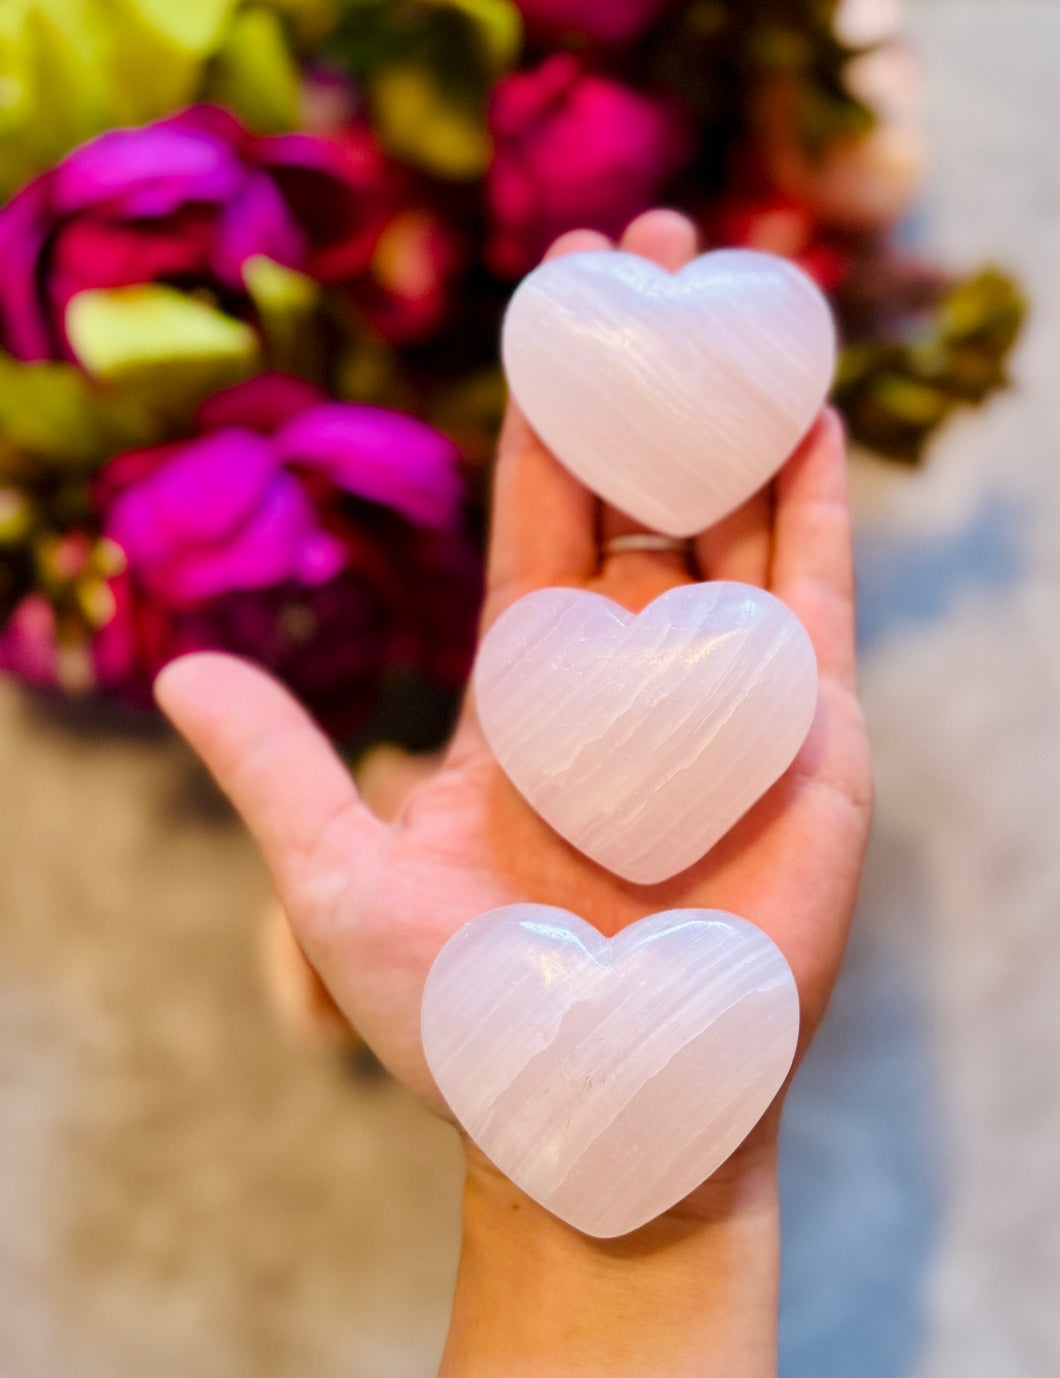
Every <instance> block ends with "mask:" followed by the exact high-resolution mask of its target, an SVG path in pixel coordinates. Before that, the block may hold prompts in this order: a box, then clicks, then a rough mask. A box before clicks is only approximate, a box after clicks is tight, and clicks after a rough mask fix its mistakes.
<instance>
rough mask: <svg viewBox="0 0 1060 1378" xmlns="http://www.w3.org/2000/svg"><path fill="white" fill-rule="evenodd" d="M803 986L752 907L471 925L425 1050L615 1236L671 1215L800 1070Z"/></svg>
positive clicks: (583, 1213)
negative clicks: (599, 921)
mask: <svg viewBox="0 0 1060 1378" xmlns="http://www.w3.org/2000/svg"><path fill="white" fill-rule="evenodd" d="M798 1031H799V997H798V993H797V991H796V989H795V982H794V979H793V977H792V975H791V971H790V969H789V968H788V965H787V962H786V961H785V960H784V957H783V956H782V954H781V953H780V951H779V949H778V948H777V947H776V946H775V944H774V943H773V942H772V941H771V940H770V939H769V938H767V937H766V935H765V934H764V933H762V932H761V931H760V930H759V929H757V928H755V927H754V926H753V925H752V924H750V923H747V922H746V921H745V920H744V919H739V918H737V917H735V916H734V915H732V914H725V913H722V912H720V911H717V910H706V909H675V910H670V911H668V912H666V913H662V914H655V915H653V916H652V917H651V918H647V919H642V920H641V921H640V922H639V923H635V924H633V925H631V926H630V927H629V928H627V929H625V930H624V931H623V932H622V933H620V934H619V935H618V936H617V937H615V938H612V939H607V938H604V937H603V936H602V935H601V934H600V933H598V932H597V930H596V929H595V928H592V927H591V926H590V925H589V924H587V923H585V922H584V920H582V919H580V918H577V917H576V916H575V915H574V914H570V913H568V912H567V911H566V910H563V909H554V908H548V907H545V906H543V905H536V904H516V905H509V906H507V907H506V908H503V909H496V910H493V911H491V912H490V913H488V914H483V915H482V916H481V917H480V918H478V919H475V920H474V921H473V922H471V923H469V924H467V925H466V926H465V927H464V928H462V929H461V930H460V932H459V933H457V934H456V936H455V937H454V938H452V939H451V940H450V941H449V942H448V943H447V944H446V946H445V947H444V948H443V949H442V951H441V953H440V954H439V956H438V958H437V960H436V961H435V963H434V966H433V967H432V969H431V972H430V974H429V976H428V978H427V984H426V988H425V990H424V995H423V1015H422V1032H423V1046H424V1051H425V1053H426V1056H427V1062H428V1065H429V1066H430V1069H431V1072H432V1074H433V1076H434V1079H435V1081H436V1082H437V1084H438V1087H439V1089H440V1090H441V1092H442V1095H443V1096H444V1097H445V1099H446V1102H447V1103H448V1105H449V1108H450V1109H451V1110H452V1112H453V1114H454V1115H455V1116H456V1118H457V1119H458V1120H459V1121H460V1123H461V1124H462V1125H463V1127H464V1128H465V1129H466V1130H467V1132H468V1134H470V1136H471V1137H472V1139H474V1141H475V1142H476V1143H477V1144H478V1146H479V1147H480V1148H481V1149H482V1151H483V1152H484V1153H485V1154H486V1156H487V1157H488V1158H490V1159H491V1160H492V1161H493V1162H494V1163H495V1164H496V1165H497V1167H499V1168H500V1169H501V1171H502V1172H504V1173H505V1174H506V1175H507V1176H508V1177H510V1178H511V1180H512V1181H513V1182H515V1183H516V1185H517V1186H519V1187H521V1188H522V1189H523V1191H525V1192H526V1193H527V1194H528V1195H529V1196H532V1197H533V1198H534V1200H535V1201H538V1202H540V1204H541V1205H543V1206H545V1207H546V1208H547V1209H548V1210H550V1211H552V1212H553V1213H554V1214H555V1215H558V1216H559V1217H560V1218H561V1219H563V1220H565V1221H566V1222H567V1223H568V1224H570V1225H573V1226H574V1227H575V1228H576V1229H579V1230H582V1231H583V1232H584V1233H586V1234H590V1235H595V1236H597V1237H599V1238H611V1237H614V1236H616V1235H621V1234H626V1233H628V1232H629V1231H630V1230H634V1229H637V1228H638V1227H639V1226H641V1225H643V1224H645V1223H646V1222H647V1221H649V1220H651V1219H653V1218H654V1217H655V1216H657V1215H659V1214H661V1213H662V1212H663V1211H665V1210H668V1209H669V1208H670V1207H671V1206H673V1205H675V1204H676V1203H677V1202H678V1201H680V1200H682V1199H683V1198H684V1197H685V1196H687V1195H688V1193H689V1192H691V1191H692V1190H694V1189H695V1187H697V1186H698V1185H699V1184H700V1183H701V1182H702V1181H704V1180H705V1179H706V1178H707V1177H709V1176H710V1174H711V1173H712V1172H714V1171H715V1169H717V1168H718V1167H720V1166H721V1164H722V1163H723V1162H724V1161H725V1160H726V1158H728V1157H729V1155H730V1154H731V1153H732V1152H733V1151H734V1150H735V1149H736V1148H737V1147H738V1146H739V1145H740V1144H741V1143H742V1142H743V1140H744V1139H745V1138H746V1137H747V1135H748V1134H749V1133H750V1131H751V1129H752V1128H753V1127H754V1126H755V1124H757V1122H758V1120H759V1119H760V1118H761V1116H762V1115H763V1113H764V1112H765V1110H766V1109H767V1107H768V1106H769V1104H770V1102H771V1101H772V1099H773V1097H774V1096H775V1095H776V1093H777V1091H778V1090H779V1089H780V1087H781V1086H782V1085H783V1082H784V1079H785V1077H786V1076H787V1074H788V1071H789V1070H790V1068H791V1064H792V1060H793V1058H794V1056H795V1046H796V1043H797V1041H798Z"/></svg>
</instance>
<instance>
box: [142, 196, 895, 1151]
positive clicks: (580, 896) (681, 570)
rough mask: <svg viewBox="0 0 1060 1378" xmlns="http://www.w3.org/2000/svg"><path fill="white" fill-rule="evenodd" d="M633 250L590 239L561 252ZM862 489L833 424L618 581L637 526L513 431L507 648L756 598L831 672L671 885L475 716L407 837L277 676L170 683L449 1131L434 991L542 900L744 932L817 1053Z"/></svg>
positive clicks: (348, 1003) (581, 237)
mask: <svg viewBox="0 0 1060 1378" xmlns="http://www.w3.org/2000/svg"><path fill="white" fill-rule="evenodd" d="M610 247H612V246H611V245H610V244H609V243H608V241H606V240H604V239H603V237H602V236H600V235H597V234H594V233H590V232H587V231H579V232H576V233H574V234H570V235H567V236H565V237H564V238H563V239H562V240H561V241H560V242H559V243H558V244H557V245H556V246H555V247H554V249H553V250H552V253H553V254H559V253H564V252H570V251H573V250H580V249H606V248H610ZM621 247H622V248H624V249H626V250H627V251H629V252H632V253H639V254H642V255H644V256H646V257H649V258H652V259H654V260H655V261H656V262H658V263H660V264H661V265H662V266H664V267H666V268H669V269H671V270H676V269H678V268H679V267H681V266H682V265H683V264H684V263H685V262H686V261H688V260H689V259H690V258H691V257H692V256H693V255H694V253H695V232H694V230H693V227H692V226H691V224H690V223H689V222H688V221H686V220H684V219H683V218H681V217H679V216H677V215H676V214H674V213H671V212H651V213H649V214H648V215H645V216H642V217H641V218H640V220H638V221H637V222H636V223H635V224H634V225H633V226H631V228H630V229H629V230H628V231H627V233H626V235H625V237H624V239H623V242H622V246H621ZM703 461H704V463H707V464H709V462H710V456H709V454H708V455H704V457H703ZM845 479H846V470H845V452H844V441H843V435H842V431H841V427H840V425H839V422H838V421H837V419H836V418H835V416H834V415H833V414H831V413H830V412H826V413H824V414H823V415H822V416H821V418H820V419H819V421H818V423H817V424H816V426H815V427H814V429H813V430H812V432H811V433H810V435H809V436H808V437H807V438H806V440H805V441H804V442H803V444H802V445H801V446H800V448H799V450H798V451H797V453H796V454H795V455H794V456H793V457H792V458H791V459H790V460H789V461H788V463H787V464H786V465H785V466H784V468H783V470H782V471H781V473H780V474H779V476H778V477H777V479H776V480H775V482H774V483H773V484H771V485H770V486H769V488H768V489H766V490H765V491H763V492H762V493H760V494H758V495H756V496H755V497H754V498H753V499H751V501H750V502H748V503H747V504H746V505H745V506H744V507H743V508H742V509H741V510H739V511H738V512H736V513H735V514H734V515H733V516H731V517H729V518H728V519H727V520H725V521H724V522H722V523H720V524H719V525H718V526H716V527H715V528H713V529H712V530H710V531H706V532H703V533H702V534H701V535H700V536H699V537H698V538H697V539H696V541H695V542H694V559H693V561H692V563H691V564H689V563H688V562H687V561H686V560H685V559H684V557H682V556H679V555H676V554H672V553H668V552H643V551H641V552H625V553H621V554H617V555H613V556H611V557H609V558H607V559H606V560H605V561H603V562H601V557H600V548H601V543H602V541H605V540H607V539H609V538H610V537H613V536H615V535H618V534H622V533H624V532H627V531H632V530H636V529H637V528H636V526H635V524H634V523H632V522H631V521H630V520H629V519H628V518H626V517H624V516H622V515H621V514H619V513H617V512H615V511H614V510H611V509H608V508H606V507H603V506H602V505H601V504H600V503H599V502H598V501H597V500H596V499H595V498H594V497H593V495H592V494H591V493H590V492H588V491H587V490H586V489H585V488H584V487H582V486H581V484H579V482H578V481H577V480H576V479H575V478H573V477H572V476H571V475H570V474H569V473H568V472H567V471H566V470H565V469H563V468H562V467H561V466H560V464H559V463H558V462H557V461H556V459H555V458H554V457H553V456H552V455H551V454H549V453H548V452H547V451H546V450H545V449H544V448H543V446H542V445H541V443H540V442H539V441H538V440H537V438H536V437H535V436H534V434H533V433H532V432H531V430H530V429H529V427H528V426H527V424H526V423H525V421H524V420H523V419H522V417H521V416H520V414H519V412H518V410H517V409H516V408H515V407H514V406H512V407H511V408H510V409H509V413H508V417H507V420H506V423H505V426H504V431H503V434H502V437H501V441H500V451H499V457H498V465H497V476H496V488H495V497H494V508H493V521H492V530H491V536H490V548H489V564H488V589H487V598H486V604H485V610H484V614H483V626H484V627H488V626H489V625H490V624H491V623H492V622H493V621H494V620H495V619H496V618H497V617H498V616H499V614H500V613H501V612H503V611H504V609H505V608H506V607H508V605H509V604H511V603H512V602H514V601H515V600H516V599H517V598H520V597H521V596H523V595H524V594H526V593H529V592H531V591H532V590H534V589H538V588H542V587H547V586H555V585H565V586H571V587H578V588H584V589H590V590H593V591H594V592H598V593H602V594H605V595H606V596H607V597H609V598H612V599H614V600H615V601H616V602H618V603H621V604H622V605H624V606H625V607H627V608H628V609H630V610H631V611H639V610H640V609H641V608H643V607H644V606H645V605H646V604H648V603H649V602H651V601H652V600H653V599H654V598H657V597H658V596H659V595H660V594H661V593H663V592H664V591H665V590H667V589H669V588H672V587H674V586H675V585H678V584H682V583H688V582H691V581H692V580H694V579H733V580H740V581H742V582H744V583H748V584H754V585H757V586H758V587H761V588H765V589H768V590H770V592H772V593H773V594H775V595H776V596H777V597H778V598H780V599H781V600H782V601H783V602H784V603H786V604H787V606H788V607H789V608H790V609H791V610H792V611H793V612H794V613H796V614H797V616H798V617H799V618H800V619H801V621H802V623H803V625H804V626H805V627H806V630H807V631H808V633H809V635H810V637H811V639H812V641H813V644H814V647H815V650H816V653H817V660H818V665H819V670H820V701H819V707H818V712H817V717H816V720H815V722H814V725H813V728H812V731H811V733H810V736H809V738H808V740H807V742H806V744H805V746H804V747H803V749H802V750H801V752H800V753H799V756H798V757H797V759H796V761H795V762H794V764H793V765H792V767H791V768H790V769H789V770H788V771H787V773H786V774H785V775H784V776H783V777H782V779H781V780H780V781H779V782H778V783H777V784H776V785H775V786H774V787H773V788H772V789H771V790H770V791H769V792H768V794H766V796H765V797H764V798H763V799H762V800H761V801H760V802H759V803H758V804H757V805H756V807H755V808H754V809H753V810H752V811H751V812H750V813H749V814H747V815H746V817H745V818H744V819H743V820H742V821H741V822H740V823H739V824H738V825H737V826H736V827H735V828H734V829H733V830H732V831H731V832H730V833H729V834H728V836H726V837H725V838H724V839H723V840H722V841H721V842H720V843H719V844H718V845H717V846H716V847H715V848H714V849H713V850H712V851H711V852H710V854H709V855H708V856H707V857H706V858H705V859H704V860H702V861H701V862H700V863H698V864H697V865H696V866H694V867H692V868H691V869H690V870H688V871H686V872H684V873H683V874H681V875H679V876H677V877H675V878H674V879H672V880H670V881H667V882H665V883H664V884H661V885H657V886H652V887H638V886H635V885H632V884H629V883H627V882H624V881H622V880H619V879H618V878H617V877H615V876H614V875H611V874H610V873H609V872H607V871H604V870H603V869H601V868H600V867H599V866H597V865H595V864H594V863H593V862H591V861H589V860H588V859H587V858H585V857H584V856H582V855H581V854H580V853H578V852H576V851H575V850H574V849H573V848H572V847H570V846H569V845H568V844H567V843H566V842H564V841H563V840H562V839H561V838H560V837H558V836H557V835H556V834H555V833H554V832H553V831H552V830H551V829H550V828H549V827H548V826H547V825H546V824H545V823H543V822H542V821H541V820H540V819H539V818H538V817H537V815H536V814H535V813H534V812H533V810H532V809H531V808H530V807H529V805H528V804H526V802H525V801H524V800H523V799H522V797H521V796H520V795H519V794H518V793H517V792H516V791H515V789H514V788H513V786H512V785H511V784H510V783H509V782H508V780H507V778H506V777H505V776H504V774H503V773H502V771H501V769H500V767H499V766H498V765H497V763H496V761H495V760H494V758H493V756H492V754H491V753H490V750H489V748H488V746H487V745H486V742H485V740H484V738H483V736H482V733H481V731H480V729H479V727H478V724H477V722H476V719H475V708H474V703H473V701H471V699H470V698H469V701H468V703H467V704H466V705H465V709H464V713H463V717H462V719H461V721H460V724H459V726H458V729H457V731H456V734H455V736H454V739H453V742H452V744H451V747H450V749H449V752H448V755H447V758H446V760H445V762H444V765H443V766H442V768H441V769H440V770H439V771H438V772H437V773H436V774H435V775H434V776H432V777H431V778H430V779H429V780H427V781H426V782H425V783H423V784H421V785H420V786H419V787H418V788H417V789H416V791H415V792H414V794H413V795H412V797H411V800H410V802H409V803H408V805H407V807H406V809H405V812H404V814H403V815H402V816H401V818H400V819H399V820H398V821H397V822H396V823H393V824H384V823H382V822H380V821H379V820H378V819H377V818H375V817H374V816H373V815H372V814H371V813H370V812H369V811H368V809H367V808H366V807H365V806H364V805H363V804H362V802H361V801H360V799H359V798H358V795H357V791H356V789H355V786H354V783H353V781H352V779H351V777H350V775H349V772H348V771H347V769H346V767H345V766H344V765H343V764H342V762H341V761H340V759H339V758H338V756H337V755H336V754H335V752H334V750H333V749H332V747H331V745H330V744H329V742H328V741H327V740H326V738H325V737H324V736H323V735H322V734H321V732H320V731H319V730H318V729H317V728H316V727H315V726H314V724H313V723H312V722H311V721H310V719H309V718H308V716H307V715H306V714H305V713H304V712H303V711H302V709H301V708H300V707H299V706H298V705H297V704H296V703H295V702H294V701H293V700H292V699H291V697H290V696H289V695H288V694H287V693H286V691H285V690H283V689H282V688H281V687H280V686H279V685H277V684H276V683H274V682H273V681H272V680H271V679H269V678H268V677H267V676H266V675H264V674H263V673H261V672H260V671H258V670H256V669H254V668H252V667H251V666H249V665H247V664H244V663H243V662H241V661H239V660H235V659H233V658H230V657H226V656H220V655H213V654H200V655H194V656H189V657H186V658H185V659H183V660H181V661H177V662H175V663H174V664H173V665H171V666H170V667H168V668H167V669H166V670H165V671H163V673H162V675H161V676H160V677H159V681H158V685H157V694H158V699H159V701H160V703H161V704H162V707H163V708H164V709H165V711H166V712H167V713H168V714H169V716H170V717H171V718H172V720H173V721H174V722H175V723H176V725H177V726H178V727H179V728H180V730H181V731H182V732H183V733H184V734H185V736H186V737H187V738H188V740H189V741H190V742H191V744H192V745H193V746H194V747H195V749H196V750H197V751H198V752H199V754H200V755H201V756H202V758H203V759H204V761H205V762H206V764H207V765H208V766H209V768H210V770H211V771H212V772H213V774H214V775H215V777H216V778H217V780H218V782H219V784H220V785H221V787H222V788H223V789H224V790H225V792H226V793H227V794H228V795H229V796H230V797H231V799H232V801H233V802H234V804H235V806H236V807H237V809H238V810H239V812H240V813H241V814H242V816H243V818H244V819H245V820H246V823H247V826H248V827H249V828H250V830H251V832H252V833H253V835H254V836H255V838H256V839H257V841H258V843H259V845H260V846H261V848H262V851H263V852H264V854H265V857H266V859H267V861H268V864H269V867H270V869H271V872H272V875H273V878H274V881H275V884H276V888H277V892H278V894H279V897H280V899H281V901H282V903H283V905H284V908H285V910H286V912H287V915H288V916H289V919H290V922H291V925H292V928H293V931H294V934H295V937H296V938H297V940H298V943H299V944H300V946H301V947H302V949H303V951H304V952H305V954H306V956H307V957H308V959H309V961H310V962H311V963H312V965H313V966H314V967H315V969H316V971H317V972H318V973H319V974H320V976H321V977H322V979H323V981H324V982H325V984H326V985H327V987H328V989H329V991H330V992H331V994H332V996H333V997H334V999H335V1001H336V1003H337V1004H338V1005H339V1007H340V1008H341V1009H342V1011H343V1012H344V1013H345V1014H346V1016H347V1017H348V1018H349V1019H350V1021H351V1022H352V1023H353V1024H354V1025H355V1027H356V1028H357V1030H358V1031H359V1032H360V1033H361V1035H362V1036H363V1037H364V1038H365V1039H366V1040H367V1042H368V1043H369V1045H370V1046H371V1047H372V1049H373V1050H374V1051H375V1053H376V1054H377V1055H378V1057H379V1058H380V1059H381V1060H382V1062H383V1063H384V1064H385V1065H386V1066H387V1067H388V1068H389V1069H390V1070H391V1071H392V1072H393V1073H394V1075H395V1076H397V1077H399V1078H400V1079H401V1080H402V1081H404V1082H405V1083H406V1084H407V1085H408V1086H410V1087H411V1088H412V1089H413V1090H414V1091H415V1092H417V1093H418V1094H419V1095H420V1096H422V1097H423V1098H424V1099H425V1100H426V1101H427V1102H428V1103H429V1104H430V1105H432V1106H433V1107H435V1108H436V1109H438V1110H439V1111H442V1112H443V1113H444V1106H443V1105H442V1102H441V1100H440V1097H439V1095H438V1092H437V1089H436V1088H435V1086H434V1084H433V1081H432V1079H431V1076H430V1074H429V1072H428V1070H427V1066H426V1064H425V1061H424V1057H423V1050H422V1048H421V1045H420V1034H419V1027H420V1024H419V1012H420V998H421V994H422V990H423V984H424V981H425V978H426V976H427V972H428V970H429V968H430V966H431V963H432V962H433V960H434V958H435V956H436V955H437V953H438V951H439V949H440V948H441V947H442V945H443V944H444V943H445V942H446V941H447V939H449V938H450V937H451V936H452V935H453V934H454V933H455V932H456V930H457V929H458V928H460V927H461V926H462V925H463V924H465V923H466V922H468V921H469V920H470V919H473V918H475V917H476V916H477V915H478V914H480V913H482V912H484V911H485V910H489V909H493V908H495V907H497V906H498V905H502V904H508V903H512V902H515V901H520V900H531V901H536V902H538V903H542V904H553V905H557V906H560V907H563V908H566V909H570V910H572V911H574V912H575V913H577V914H579V915H581V916H582V917H583V918H585V919H587V920H588V921H589V922H591V923H593V924H595V925H596V926H597V927H598V928H599V929H600V930H602V931H603V932H604V933H606V934H613V933H614V932H616V931H618V930H619V929H621V928H623V927H624V926H626V925H627V924H630V923H632V922H634V921H635V920H637V919H639V918H642V917H644V916H645V915H647V914H650V913H654V912H657V911H659V910H663V909H673V908H710V909H724V910H730V911H732V912H733V913H736V914H739V915H741V916H742V917H744V918H746V919H749V920H751V921H752V922H753V923H755V924H757V925H758V926H759V927H760V928H762V929H764V930H765V932H767V933H768V934H769V935H770V937H772V938H773V940H774V941H775V942H776V943H777V944H778V946H779V947H780V948H781V950H782V951H783V953H784V955H785V956H786V957H787V959H788V962H789V963H790V965H791V967H792V969H793V971H794V974H795V978H796V981H797V983H798V987H799V992H800V997H801V1001H802V1011H803V1035H802V1047H805V1044H806V1042H807V1041H808V1040H809V1038H810V1037H812V1034H813V1032H814V1030H815V1029H816V1027H817V1024H818V1022H819V1020H820V1018H821V1015H822V1014H823V1012H824V1009H825V1007H826V1005H827V1001H828V998H829V995H830V993H831V989H832V986H833V983H834V981H835V978H836V975H837V972H838V968H839V963H840V959H841V956H842V952H843V948H844V944H845V941H846V934H847V928H848V923H849V919H850V915H851V911H852V908H853V901H854V895H855V890H856V886H857V880H858V875H859V872H860V867H861V861H862V855H863V851H864V846H865V841H866V836H867V831H868V823H869V814H870V798H871V787H870V775H869V765H868V753H867V747H866V739H865V733H864V728H863V723H862V716H861V712H860V709H859V706H858V701H857V697H856V684H855V657H854V608H853V578H852V568H851V550H850V525H849V513H848V507H847V498H846V481H845ZM774 1121H775V1117H774ZM774 1127H775V1123H774ZM765 1132H766V1133H767V1134H768V1133H769V1132H770V1130H769V1129H768V1128H767V1130H766V1131H765Z"/></svg>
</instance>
